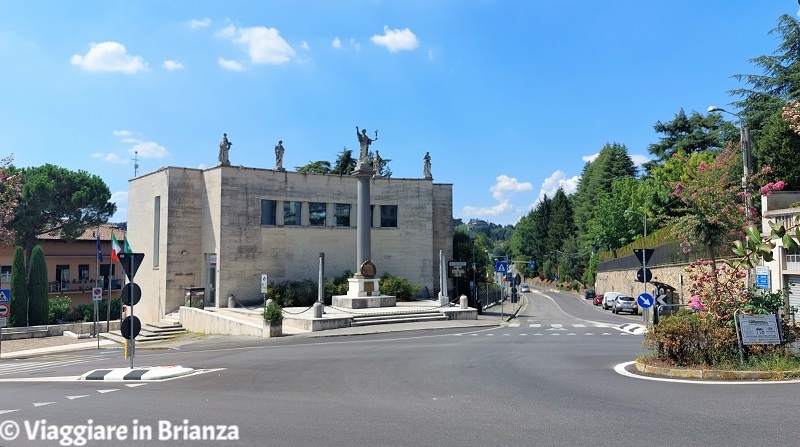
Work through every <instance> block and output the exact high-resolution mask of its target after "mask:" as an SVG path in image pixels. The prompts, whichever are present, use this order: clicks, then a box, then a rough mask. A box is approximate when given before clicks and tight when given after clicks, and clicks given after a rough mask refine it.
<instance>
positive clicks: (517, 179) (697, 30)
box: [0, 0, 798, 224]
mask: <svg viewBox="0 0 800 447" xmlns="http://www.w3.org/2000/svg"><path fill="white" fill-rule="evenodd" d="M781 14H789V15H792V16H794V17H797V14H798V3H797V2H795V1H794V0H781V1H778V0H772V1H752V0H750V1H745V0H726V1H722V0H702V1H697V0H676V1H671V2H646V1H645V2H643V1H627V0H620V1H582V0H553V1H539V0H528V1H499V0H497V1H492V0H462V1H454V0H453V1H435V0H424V1H423V0H403V1H389V0H373V1H370V0H367V1H349V0H337V1H321V0H320V1H303V0H297V1H267V0H260V1H235V0H231V1H205V0H193V1H179V0H175V1H166V0H164V1H148V0H137V1H132V0H130V1H113V0H106V1H80V0H76V1H70V2H60V1H41V0H25V1H22V0H18V1H6V0H0V135H2V136H3V141H4V143H5V144H3V145H2V146H0V155H1V156H6V155H8V154H13V155H14V158H15V164H16V165H17V166H39V165H42V164H45V163H52V164H56V165H60V166H63V167H66V168H69V169H72V170H78V169H82V170H85V171H88V172H90V173H92V174H97V175H99V176H101V177H102V178H103V180H104V181H105V182H106V183H107V184H108V186H109V188H110V189H111V191H112V193H113V197H112V200H113V201H115V202H116V203H117V206H118V208H119V211H118V213H117V214H116V215H115V216H114V218H113V219H112V221H115V222H117V221H124V220H126V219H127V188H128V185H127V182H128V180H129V179H130V178H132V177H133V175H134V167H133V164H134V163H133V160H132V159H133V158H134V152H138V158H139V174H140V175H141V174H143V173H147V172H151V171H154V170H156V169H158V168H159V167H162V166H185V167H209V166H214V165H215V164H216V162H217V156H218V151H219V150H218V147H219V142H220V140H221V138H222V134H223V132H225V133H227V134H228V138H229V140H230V141H231V142H232V143H233V146H232V148H231V151H230V161H231V163H232V164H233V165H244V166H250V167H259V168H269V169H271V168H273V167H274V165H275V155H274V151H273V148H274V146H275V144H276V143H277V141H278V140H283V145H284V147H285V148H286V152H285V155H284V163H283V164H284V167H286V168H287V169H289V170H294V168H295V167H297V166H302V165H305V164H307V163H309V162H311V161H316V160H328V161H331V162H333V161H334V160H335V158H336V154H337V153H338V152H340V151H341V150H342V148H343V147H344V146H346V147H347V148H348V149H352V150H354V153H355V154H357V153H358V142H357V139H356V135H355V126H359V127H360V128H366V129H367V130H368V132H369V134H370V135H371V136H372V135H374V131H375V130H376V129H377V130H378V131H379V132H378V137H379V140H378V141H376V142H375V143H373V146H372V149H373V150H375V149H377V150H378V151H379V152H380V154H381V156H382V157H383V158H384V159H391V162H390V163H389V167H390V168H391V170H392V171H393V176H394V177H398V178H421V177H422V174H423V171H422V170H423V160H422V158H423V156H424V155H425V152H430V154H431V158H432V174H433V178H434V181H435V182H437V183H439V182H441V183H452V184H453V215H454V217H460V218H462V219H464V220H465V221H466V220H469V219H471V218H480V219H484V220H488V221H490V222H494V223H499V224H514V223H516V221H517V220H518V219H519V218H520V217H521V216H523V215H525V214H527V213H528V211H529V210H530V209H531V207H532V206H534V204H535V203H536V201H537V200H538V199H539V198H540V197H541V195H542V194H544V193H547V194H548V196H552V194H553V193H554V192H555V190H556V189H557V188H558V186H559V185H562V186H564V188H565V190H566V191H567V192H573V191H574V189H575V186H576V185H577V181H578V176H579V175H580V173H581V171H582V169H583V166H584V164H585V163H586V161H587V160H590V159H591V157H592V156H593V155H595V154H596V153H597V152H598V151H599V150H600V149H601V148H602V147H603V146H604V145H605V144H606V143H610V142H618V143H622V144H624V145H626V146H627V148H628V150H629V153H630V155H631V156H632V157H633V159H634V161H636V162H642V161H645V160H646V159H647V146H648V145H649V144H651V143H654V142H656V141H657V140H658V138H659V136H658V135H657V134H655V133H654V131H653V125H654V124H655V123H656V122H657V121H669V120H671V119H673V118H674V115H675V114H676V113H677V112H678V111H679V110H680V109H681V108H683V109H684V110H685V111H686V113H687V114H688V113H691V112H692V111H699V112H702V113H705V110H706V109H707V108H708V106H709V105H712V104H713V105H716V106H720V107H726V106H729V104H730V102H731V101H732V100H733V98H732V97H730V96H729V95H728V91H729V90H731V89H733V88H737V87H741V86H742V85H741V84H739V83H738V82H737V81H736V80H734V79H732V78H731V75H733V74H736V73H757V70H756V69H755V67H754V66H753V65H752V64H751V63H749V62H748V60H749V59H751V58H753V57H757V56H760V55H764V54H771V53H772V52H774V51H775V49H776V48H777V45H778V41H777V40H776V39H775V36H770V35H768V32H769V31H770V30H771V29H772V28H774V27H775V25H776V23H777V19H778V17H779V16H780V15H781Z"/></svg>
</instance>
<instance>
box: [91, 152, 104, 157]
mask: <svg viewBox="0 0 800 447" xmlns="http://www.w3.org/2000/svg"><path fill="white" fill-rule="evenodd" d="M102 157H103V154H102V153H101V152H93V153H92V158H102Z"/></svg>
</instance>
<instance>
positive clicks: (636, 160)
mask: <svg viewBox="0 0 800 447" xmlns="http://www.w3.org/2000/svg"><path fill="white" fill-rule="evenodd" d="M631 160H633V164H634V165H636V166H641V165H643V164H645V163H647V162H648V161H650V157H648V156H647V155H640V154H633V155H631Z"/></svg>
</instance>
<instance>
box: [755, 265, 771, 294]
mask: <svg viewBox="0 0 800 447" xmlns="http://www.w3.org/2000/svg"><path fill="white" fill-rule="evenodd" d="M756 287H757V288H759V289H769V267H767V266H763V265H757V266H756Z"/></svg>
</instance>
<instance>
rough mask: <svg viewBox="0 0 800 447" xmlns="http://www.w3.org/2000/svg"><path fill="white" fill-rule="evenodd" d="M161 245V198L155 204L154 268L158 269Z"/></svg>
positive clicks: (157, 198) (157, 197) (158, 197)
mask: <svg viewBox="0 0 800 447" xmlns="http://www.w3.org/2000/svg"><path fill="white" fill-rule="evenodd" d="M159 245H161V196H156V199H155V201H154V202H153V267H154V268H155V267H158V258H159V253H158V248H159Z"/></svg>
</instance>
